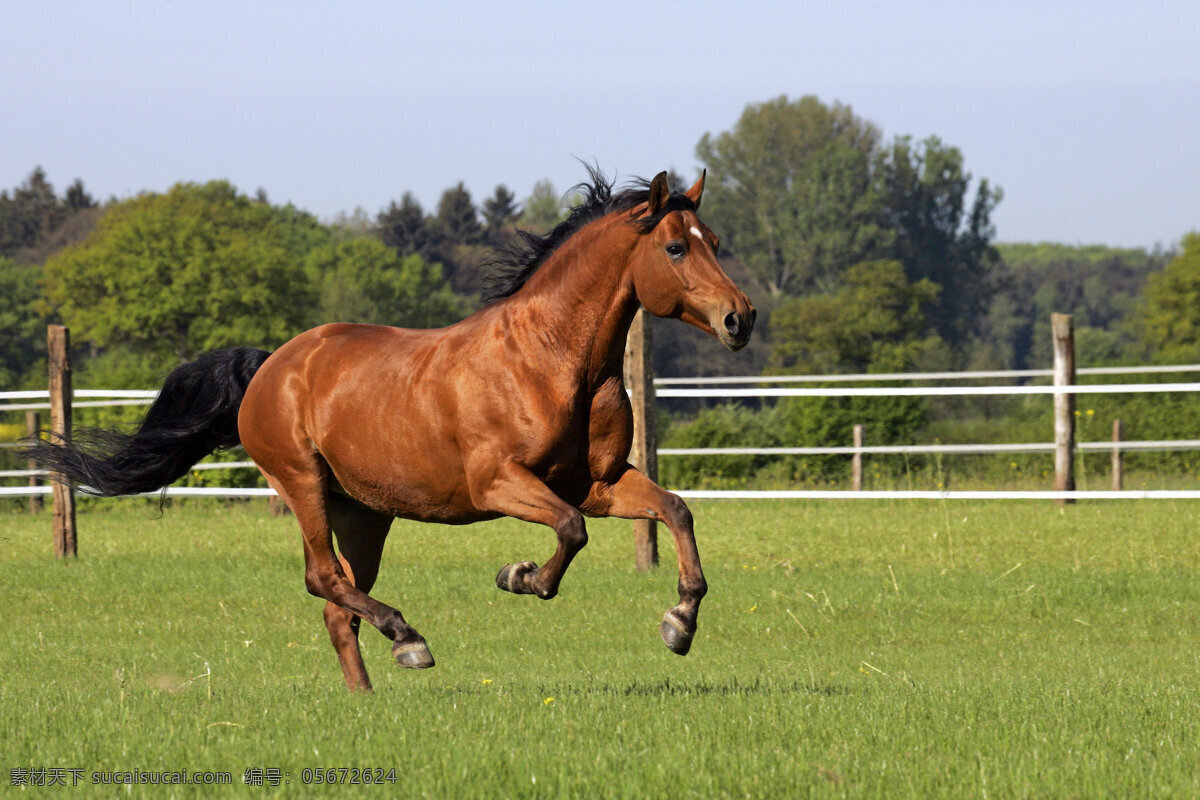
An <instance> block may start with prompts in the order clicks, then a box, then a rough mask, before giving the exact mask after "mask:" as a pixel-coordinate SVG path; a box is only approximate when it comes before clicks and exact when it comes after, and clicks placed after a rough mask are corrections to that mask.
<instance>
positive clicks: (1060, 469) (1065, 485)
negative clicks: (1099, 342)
mask: <svg viewBox="0 0 1200 800" xmlns="http://www.w3.org/2000/svg"><path fill="white" fill-rule="evenodd" d="M1050 330H1051V333H1052V335H1053V337H1054V385H1055V386H1073V385H1074V384H1075V318H1074V317H1072V316H1071V315H1070V314H1051V315H1050ZM1054 490H1055V491H1056V492H1073V491H1075V395H1074V393H1061V394H1055V395H1054ZM1055 502H1057V503H1058V505H1066V504H1067V503H1073V502H1074V501H1073V500H1057V501H1055Z"/></svg>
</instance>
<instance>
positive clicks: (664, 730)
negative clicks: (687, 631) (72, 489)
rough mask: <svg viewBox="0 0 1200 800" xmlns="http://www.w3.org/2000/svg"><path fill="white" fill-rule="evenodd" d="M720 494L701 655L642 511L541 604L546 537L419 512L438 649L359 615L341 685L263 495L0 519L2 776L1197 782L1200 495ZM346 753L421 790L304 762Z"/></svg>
mask: <svg viewBox="0 0 1200 800" xmlns="http://www.w3.org/2000/svg"><path fill="white" fill-rule="evenodd" d="M692 507H693V510H694V512H695V515H696V521H697V531H698V538H699V541H700V549H701V556H702V558H703V559H704V563H705V568H706V569H705V571H706V575H707V577H708V581H709V586H710V593H709V595H708V597H707V598H706V599H705V602H704V605H703V607H702V610H701V614H700V629H699V631H698V633H697V638H696V643H695V645H694V647H693V648H692V652H691V654H690V655H688V656H687V657H686V658H679V657H678V656H675V655H673V654H671V653H670V652H669V651H668V650H667V649H666V648H665V647H664V646H663V644H662V642H661V641H660V640H659V637H658V633H657V626H658V623H659V620H660V618H661V615H662V612H663V611H664V610H666V609H667V608H668V607H670V606H671V605H673V604H674V603H675V602H676V595H675V579H676V571H675V565H674V550H673V548H672V547H671V545H670V537H669V535H668V534H667V533H666V531H665V530H661V529H660V542H661V550H662V554H663V567H662V568H660V569H659V570H657V571H656V572H655V573H653V574H648V575H640V574H637V573H635V572H634V571H633V569H632V561H633V553H632V541H631V533H630V530H631V526H630V525H629V523H624V522H618V521H610V520H603V521H601V520H594V521H591V522H590V525H589V531H590V533H591V543H590V544H589V545H588V547H587V549H585V550H584V551H583V552H582V553H581V554H580V556H579V557H578V558H577V559H576V561H575V564H574V565H573V566H572V568H571V571H570V572H569V573H568V575H567V577H566V579H565V580H564V582H563V586H562V591H561V594H560V595H559V597H558V598H556V599H554V600H552V601H549V602H542V601H540V600H537V599H536V598H533V597H530V596H513V595H508V594H505V593H502V592H500V591H499V590H497V589H496V588H495V586H494V585H493V578H494V576H495V573H496V570H497V569H498V568H499V567H500V566H501V565H502V564H504V563H506V562H509V561H515V560H521V559H526V558H529V559H532V560H534V561H538V562H539V563H541V562H542V561H544V560H545V559H546V558H547V557H548V556H549V554H550V552H551V551H552V549H553V535H552V533H551V532H550V531H548V530H544V529H539V528H537V527H535V526H531V525H525V524H522V523H516V522H512V521H508V520H502V521H497V522H494V523H487V524H482V525H476V526H470V527H465V528H446V527H439V526H429V525H418V524H415V523H406V522H398V523H397V524H396V526H395V527H394V528H393V532H392V536H391V539H390V541H389V544H388V550H387V552H386V554H385V557H384V563H383V568H382V571H381V576H380V580H379V583H378V585H377V587H376V589H375V591H374V594H375V596H377V597H378V598H379V599H381V600H383V601H384V602H387V603H390V604H393V605H396V606H397V607H399V608H400V610H401V611H402V612H403V613H404V614H405V616H406V618H407V619H408V620H409V621H410V622H411V623H412V624H413V625H414V626H415V627H416V628H417V629H418V630H419V631H421V633H422V634H424V635H425V637H426V638H427V639H428V641H429V645H430V648H431V650H432V651H433V654H434V656H435V658H436V659H437V660H438V664H437V666H436V667H435V668H434V669H431V670H427V671H425V672H411V671H408V670H402V669H400V668H398V667H396V666H395V665H394V664H393V663H392V662H391V659H390V656H389V649H388V645H389V643H388V642H387V641H386V640H385V639H384V638H383V637H381V636H380V635H379V634H378V633H377V632H375V631H374V630H373V629H366V628H364V631H363V642H364V652H365V656H366V659H367V665H368V668H369V669H370V670H371V673H372V679H373V680H374V683H375V687H376V691H375V693H374V694H373V695H361V694H360V695H351V694H349V693H348V692H346V690H345V689H344V688H343V685H342V680H341V673H340V670H339V669H338V666H337V660H336V658H335V657H334V655H333V650H332V648H330V647H329V644H328V641H327V638H326V634H325V630H324V626H323V625H322V623H321V606H322V603H321V601H318V600H317V599H315V598H313V597H311V596H309V595H308V594H306V593H305V591H304V586H303V568H302V556H301V549H300V543H299V534H298V532H297V530H296V528H295V521H294V520H293V519H291V518H271V517H269V516H267V514H266V513H265V504H261V505H260V504H252V505H240V506H234V507H232V508H227V507H222V506H218V505H215V504H213V505H203V504H195V503H192V504H189V505H188V506H185V507H173V508H168V509H166V511H165V512H164V513H163V514H162V515H161V516H160V515H159V513H158V511H157V508H156V507H154V506H153V505H151V504H149V503H147V502H143V501H141V500H118V501H102V502H94V503H91V504H89V505H88V506H87V507H86V508H85V510H83V511H81V513H80V517H79V527H80V534H79V540H80V546H79V551H80V554H81V555H80V558H79V560H78V561H77V562H76V563H70V564H65V565H64V564H61V563H57V562H56V561H55V559H54V556H53V550H52V547H51V542H50V534H49V517H48V515H41V516H39V517H31V516H28V515H22V514H9V515H5V516H0V544H2V545H3V548H2V549H0V598H2V599H3V601H4V604H5V613H4V615H3V616H2V617H0V641H2V642H4V644H3V646H2V647H0V667H2V674H3V679H2V680H0V730H2V731H3V732H4V734H3V739H2V742H3V744H2V745H0V753H2V755H3V759H2V761H3V764H0V766H2V767H3V768H4V770H5V774H4V775H2V776H0V792H3V793H12V794H16V793H17V792H18V791H19V790H18V789H17V788H16V787H14V786H13V785H12V777H13V776H12V770H13V769H16V768H32V769H35V770H36V769H49V768H58V769H80V770H82V772H81V773H78V774H80V775H81V776H82V783H90V781H91V774H92V773H93V772H102V771H127V770H145V771H150V770H166V771H176V770H187V771H197V770H214V771H225V772H229V773H231V774H232V778H233V784H232V785H231V786H224V787H211V786H209V787H201V786H177V787H170V788H169V789H164V788H163V787H161V786H134V787H132V791H126V790H125V789H119V790H114V789H112V788H111V787H110V788H108V789H107V790H106V794H110V795H114V796H115V795H118V794H119V795H120V796H123V797H164V796H181V797H240V796H253V797H258V796H263V793H264V792H269V793H276V794H278V793H280V792H282V794H281V795H280V796H286V797H300V796H327V795H330V794H334V795H343V794H346V793H349V792H354V793H355V794H357V793H360V792H362V791H368V792H370V793H372V794H376V795H378V796H387V797H392V796H397V795H400V794H401V793H403V794H409V795H415V796H431V797H452V796H453V797H457V796H466V797H484V796H494V797H585V796H586V797H630V798H643V797H663V798H678V797H704V798H710V797H744V796H748V797H780V796H786V797H808V796H814V797H880V798H887V797H896V798H912V797H955V798H960V797H1001V798H1009V797H1195V796H1200V769H1197V764H1200V680H1198V679H1197V675H1200V580H1198V579H1197V572H1198V571H1200V536H1197V531H1198V530H1200V504H1196V503H1189V502H1148V501H1147V502H1128V503H1126V502H1120V503H1116V502H1105V503H1099V502H1093V503H1089V504H1080V505H1078V506H1075V507H1068V508H1065V509H1060V508H1057V507H1055V506H1053V505H1051V504H1049V503H1034V502H1028V503H1020V502H1006V503H1000V502H992V503H984V502H950V503H933V502H922V501H894V502H871V501H827V502H736V501H718V502H694V503H693V504H692ZM340 767H347V768H372V769H374V768H380V769H382V770H384V773H383V776H384V777H385V780H386V778H387V772H386V771H387V770H392V769H394V770H395V772H394V778H395V783H394V784H392V783H384V785H383V786H382V787H375V789H374V791H372V789H371V787H350V786H337V787H330V786H328V785H315V784H306V783H305V777H306V773H305V772H304V770H305V769H313V768H320V769H326V768H340ZM247 769H263V770H279V773H278V774H279V776H280V778H281V780H282V781H290V782H289V783H287V785H286V786H283V787H281V788H280V789H270V788H263V787H258V786H246V785H244V783H243V776H244V773H245V771H246V770H247ZM270 774H271V773H268V775H270ZM307 777H308V778H309V779H310V780H311V779H312V777H313V776H311V775H308V776H307ZM346 777H347V778H349V777H351V776H350V775H349V774H347V775H346ZM67 782H68V783H70V776H69V774H68V777H67ZM29 791H36V790H33V789H29V790H27V792H29ZM62 791H66V792H72V791H73V792H75V793H78V794H79V796H84V793H85V792H87V791H88V790H86V789H84V788H83V787H82V785H81V786H80V787H79V788H77V789H75V790H62ZM93 791H94V790H93ZM347 796H349V795H347Z"/></svg>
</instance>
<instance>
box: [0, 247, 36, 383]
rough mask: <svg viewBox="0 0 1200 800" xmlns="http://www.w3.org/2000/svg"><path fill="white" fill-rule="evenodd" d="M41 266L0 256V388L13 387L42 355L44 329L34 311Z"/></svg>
mask: <svg viewBox="0 0 1200 800" xmlns="http://www.w3.org/2000/svg"><path fill="white" fill-rule="evenodd" d="M41 275H42V269H41V267H39V266H36V265H22V264H17V263H15V262H13V261H12V260H10V259H7V258H4V257H0V390H9V389H14V388H16V387H17V385H18V384H19V383H20V382H21V378H22V376H24V375H25V374H27V373H28V372H29V371H30V370H31V369H32V367H33V365H34V364H37V363H39V362H40V361H41V360H42V359H44V358H45V357H46V329H45V326H44V325H43V323H42V320H41V318H40V317H39V316H38V314H37V312H36V310H35V307H34V306H35V303H36V301H37V298H38V295H39V290H38V280H39V279H40V278H41Z"/></svg>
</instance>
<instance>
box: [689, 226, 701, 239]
mask: <svg viewBox="0 0 1200 800" xmlns="http://www.w3.org/2000/svg"><path fill="white" fill-rule="evenodd" d="M691 230H692V236H695V237H696V238H697V239H699V240H700V241H702V242H703V241H704V234H702V233H701V232H700V229H699V228H697V227H696V226H695V225H693V226H692V228H691Z"/></svg>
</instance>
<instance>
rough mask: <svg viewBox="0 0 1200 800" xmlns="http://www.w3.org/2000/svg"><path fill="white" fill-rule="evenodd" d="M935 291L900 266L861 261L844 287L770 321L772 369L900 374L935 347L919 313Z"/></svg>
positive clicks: (778, 312) (798, 303)
mask: <svg viewBox="0 0 1200 800" xmlns="http://www.w3.org/2000/svg"><path fill="white" fill-rule="evenodd" d="M938 293H939V289H938V286H937V284H935V283H933V282H932V281H930V280H928V279H921V280H919V281H916V282H915V283H910V282H909V281H908V279H907V278H906V277H905V275H904V267H903V265H902V264H901V263H900V262H899V261H864V262H862V263H859V264H855V265H854V266H853V267H851V268H850V269H849V270H847V272H846V275H845V280H844V282H843V284H842V286H841V287H839V288H838V289H837V290H836V291H835V292H832V293H830V294H824V295H812V296H808V297H800V298H793V299H790V300H788V301H786V302H785V303H783V304H782V305H780V306H779V307H778V308H777V309H775V312H774V313H773V314H772V315H771V320H770V335H771V339H772V340H773V341H774V342H775V347H774V349H773V351H772V354H771V358H772V367H773V368H774V369H776V370H784V371H787V372H799V373H830V372H841V371H849V372H897V371H903V370H906V369H912V368H913V367H915V366H916V365H917V363H918V362H920V360H921V359H922V357H923V356H924V355H925V354H926V353H928V352H930V351H932V350H935V349H936V348H937V347H938V346H939V339H938V337H937V336H936V334H934V333H933V332H932V331H931V330H930V328H931V326H930V323H929V320H928V319H927V318H926V316H925V313H924V309H925V308H927V307H928V306H929V305H931V304H932V303H934V302H935V301H936V300H937V297H938Z"/></svg>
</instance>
